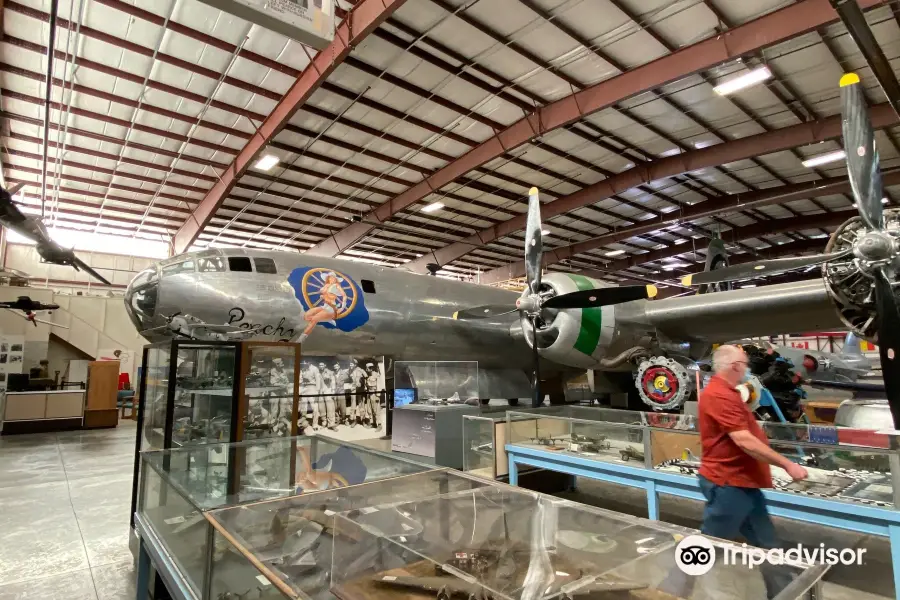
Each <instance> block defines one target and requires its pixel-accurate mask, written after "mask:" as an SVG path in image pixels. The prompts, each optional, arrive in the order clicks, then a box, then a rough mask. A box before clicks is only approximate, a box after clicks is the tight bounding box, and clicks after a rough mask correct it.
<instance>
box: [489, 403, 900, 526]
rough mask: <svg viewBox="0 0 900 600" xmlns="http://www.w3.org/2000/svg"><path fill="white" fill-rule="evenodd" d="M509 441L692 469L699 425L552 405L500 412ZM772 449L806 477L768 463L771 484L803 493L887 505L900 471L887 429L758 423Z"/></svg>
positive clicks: (687, 418) (679, 418)
mask: <svg viewBox="0 0 900 600" xmlns="http://www.w3.org/2000/svg"><path fill="white" fill-rule="evenodd" d="M507 422H508V431H509V432H510V438H509V443H511V444H513V445H515V446H521V447H524V448H535V449H540V450H545V451H552V452H559V453H565V454H569V455H575V456H579V457H583V458H589V459H591V460H597V461H603V462H605V463H611V464H627V465H629V466H638V467H644V468H647V469H654V470H657V471H666V472H673V473H681V474H685V475H692V476H693V475H696V474H697V471H698V469H699V467H700V458H701V448H700V432H699V428H698V424H697V420H696V419H695V418H694V417H693V416H691V415H666V414H659V413H641V412H634V411H623V410H615V409H603V408H588V409H585V408H579V407H551V408H549V409H546V410H544V411H542V412H541V413H539V414H535V413H531V412H523V411H510V412H509V413H507ZM762 426H763V430H764V431H765V432H766V435H767V436H768V437H769V443H770V445H771V446H772V448H773V449H775V450H776V451H778V452H780V453H781V454H784V455H785V456H787V457H788V458H790V459H792V460H794V461H795V462H797V463H800V464H802V465H804V466H805V467H806V468H807V470H808V472H809V478H808V479H806V480H805V481H802V482H794V481H792V479H791V478H790V477H789V476H788V475H787V473H786V472H785V471H784V470H783V469H780V468H778V467H772V478H773V482H774V485H775V488H776V489H778V490H781V491H785V492H793V493H797V494H801V495H805V496H816V497H820V498H827V499H829V500H837V501H843V502H849V503H853V504H857V505H873V506H882V507H890V508H894V506H895V490H900V485H898V478H900V472H898V469H897V468H895V467H892V462H893V463H897V464H900V461H892V460H891V458H892V457H898V452H897V450H892V449H891V443H890V439H889V436H887V435H885V434H881V433H878V432H876V431H873V430H863V429H856V428H849V427H834V426H825V425H801V424H792V423H776V422H773V421H766V422H763V423H762Z"/></svg>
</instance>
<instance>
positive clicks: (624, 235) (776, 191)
mask: <svg viewBox="0 0 900 600" xmlns="http://www.w3.org/2000/svg"><path fill="white" fill-rule="evenodd" d="M885 106H887V105H885ZM888 108H890V107H889V106H888ZM838 126H840V125H838ZM882 177H883V182H884V185H885V186H890V185H898V184H900V169H894V170H891V171H886V172H885V173H883V175H882ZM850 192H851V190H850V183H849V182H848V180H847V178H846V177H830V178H828V179H820V180H818V181H813V182H809V183H796V184H791V185H786V186H780V187H777V188H772V189H768V190H762V191H759V192H751V193H749V194H735V195H733V196H726V197H725V198H722V199H721V200H722V201H721V202H710V201H707V202H701V203H698V204H695V205H693V206H690V207H688V208H686V209H685V210H684V211H682V212H681V213H674V212H673V213H669V214H667V215H665V216H664V217H662V218H658V219H651V220H650V222H649V223H646V224H645V223H643V222H642V223H641V225H638V226H636V227H626V228H625V229H620V230H619V231H611V232H609V233H606V234H603V235H601V236H599V237H596V238H592V239H590V240H585V241H583V242H578V243H577V244H572V245H570V246H562V247H559V248H554V249H553V250H550V251H549V252H544V259H543V264H544V266H548V265H552V264H556V263H558V262H560V261H562V260H565V259H567V258H571V257H573V256H575V255H577V254H580V253H582V252H588V251H590V250H595V249H597V248H602V247H603V246H606V245H608V244H613V243H615V242H618V241H621V240H625V239H628V238H630V237H632V236H634V235H640V234H641V233H642V232H644V231H645V229H646V230H650V231H654V230H657V229H659V228H660V227H665V226H667V225H675V224H677V223H680V222H682V221H685V222H686V221H692V220H695V219H701V218H703V217H708V216H711V215H713V214H720V213H723V212H728V211H737V210H744V209H747V208H756V207H760V206H767V205H770V204H779V203H781V202H791V201H794V200H802V199H805V198H809V197H811V196H830V195H834V194H849V193H850ZM828 214H840V213H828ZM797 219H801V220H803V219H805V220H807V221H809V222H810V223H811V222H812V220H813V217H810V216H805V215H803V216H800V217H797ZM775 222H776V221H762V222H760V223H757V224H756V225H754V227H756V226H758V227H760V228H762V229H763V230H764V229H765V228H766V227H770V226H772V224H773V223H775ZM801 225H802V222H801ZM799 229H816V227H815V226H813V225H810V226H802V227H799ZM726 233H727V232H726ZM723 237H724V236H723ZM523 253H524V250H523ZM410 264H412V263H410ZM613 264H615V263H613ZM524 274H525V262H524V261H518V262H515V263H512V264H509V265H505V266H503V267H499V268H497V269H494V270H492V271H488V272H487V273H485V274H484V275H483V276H482V278H481V281H482V283H486V284H487V283H495V282H497V281H506V280H507V279H513V278H515V277H521V276H523V275H524Z"/></svg>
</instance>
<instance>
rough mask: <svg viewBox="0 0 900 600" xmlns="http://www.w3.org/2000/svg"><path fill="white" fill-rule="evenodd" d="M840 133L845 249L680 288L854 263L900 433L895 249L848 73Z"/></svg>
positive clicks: (721, 272) (863, 113) (855, 80)
mask: <svg viewBox="0 0 900 600" xmlns="http://www.w3.org/2000/svg"><path fill="white" fill-rule="evenodd" d="M840 91H841V113H842V116H843V118H842V121H841V132H842V135H843V139H844V150H845V151H846V155H847V159H846V160H847V175H848V178H849V180H850V187H851V188H852V190H853V197H854V199H855V200H856V204H855V205H854V206H856V208H857V210H858V211H859V218H860V220H861V221H862V224H863V225H864V230H863V231H862V233H861V234H860V235H859V236H857V237H856V238H855V239H854V240H853V241H852V245H851V246H850V247H849V248H845V249H843V250H841V251H838V252H831V253H827V254H818V255H816V256H803V257H793V258H781V259H774V260H761V261H756V262H750V263H745V264H741V265H735V266H732V267H726V268H722V269H716V270H714V271H709V272H704V273H698V274H696V275H688V276H687V277H685V278H684V279H682V283H683V284H684V285H702V284H709V283H717V282H725V281H735V280H739V279H748V278H751V277H753V276H759V275H774V274H778V273H785V272H788V271H794V270H797V269H802V268H807V267H810V266H816V265H827V264H828V263H836V262H838V261H841V260H842V259H846V260H851V261H852V262H853V263H855V265H856V267H857V268H858V270H859V272H860V273H861V274H862V275H863V276H864V277H865V278H866V279H868V280H869V281H870V282H871V296H870V297H869V299H868V301H869V302H871V304H872V305H873V306H874V309H875V310H874V312H875V315H876V331H877V342H878V349H879V353H880V354H881V370H882V374H883V377H884V385H885V392H886V393H887V397H888V400H889V402H890V403H891V413H892V414H893V417H894V427H895V428H897V429H900V369H898V368H897V365H896V362H895V361H896V360H897V356H898V352H900V311H898V308H897V301H896V297H895V296H894V292H893V284H892V282H893V281H894V279H895V276H896V271H895V263H896V259H897V257H898V253H900V248H898V244H897V242H896V240H895V238H894V237H893V236H892V235H891V234H890V233H888V232H887V231H886V229H885V218H884V208H883V204H882V197H883V190H882V183H881V171H880V168H879V158H878V148H877V147H876V142H875V131H874V130H873V129H872V123H871V121H870V120H869V113H868V108H867V106H866V101H865V97H864V95H863V89H862V85H861V84H860V81H859V76H857V75H856V74H855V73H848V74H846V75H844V76H843V77H842V78H841V82H840Z"/></svg>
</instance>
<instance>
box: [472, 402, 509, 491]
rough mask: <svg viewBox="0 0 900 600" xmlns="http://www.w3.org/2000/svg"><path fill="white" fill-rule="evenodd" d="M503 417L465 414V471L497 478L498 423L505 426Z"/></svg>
mask: <svg viewBox="0 0 900 600" xmlns="http://www.w3.org/2000/svg"><path fill="white" fill-rule="evenodd" d="M505 416H506V415H503V418H499V419H497V418H491V417H486V416H478V415H464V416H463V471H465V472H467V473H471V474H472V475H477V476H479V477H488V478H490V479H496V478H497V472H496V462H495V460H494V448H496V447H497V445H496V444H497V442H496V430H495V427H496V426H497V424H498V423H499V424H501V425H502V426H504V427H505V425H506V420H505Z"/></svg>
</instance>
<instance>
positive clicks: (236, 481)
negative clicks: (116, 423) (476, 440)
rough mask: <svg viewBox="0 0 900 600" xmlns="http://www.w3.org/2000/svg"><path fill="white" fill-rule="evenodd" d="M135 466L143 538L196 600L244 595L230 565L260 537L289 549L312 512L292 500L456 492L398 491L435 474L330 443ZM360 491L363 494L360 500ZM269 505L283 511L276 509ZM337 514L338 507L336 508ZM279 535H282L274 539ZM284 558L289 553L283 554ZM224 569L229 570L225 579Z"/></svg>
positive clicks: (171, 454) (155, 454)
mask: <svg viewBox="0 0 900 600" xmlns="http://www.w3.org/2000/svg"><path fill="white" fill-rule="evenodd" d="M211 455H215V456H217V457H219V458H218V461H217V462H213V461H212V460H210V456H211ZM141 461H142V468H141V481H140V497H139V502H138V511H137V513H138V516H139V518H140V519H141V521H142V524H143V526H144V527H145V528H146V530H147V531H148V532H149V534H150V535H152V536H153V537H155V538H156V539H157V540H158V543H159V544H160V545H161V546H162V547H163V548H164V549H165V551H166V553H167V554H168V555H169V556H171V557H172V559H173V562H174V565H175V566H176V568H177V569H178V571H179V573H180V575H181V577H182V578H183V579H184V580H185V581H186V582H187V583H188V585H189V587H190V589H191V590H192V591H193V592H194V594H195V596H196V597H198V598H218V597H221V596H220V595H219V594H221V593H223V592H226V591H227V592H229V593H234V594H239V593H243V592H245V591H246V589H245V588H243V587H242V586H244V584H245V583H247V584H249V583H251V580H250V579H248V580H247V581H242V582H240V583H239V582H238V581H235V580H233V579H232V575H233V573H231V571H232V570H233V569H232V566H233V565H231V563H232V562H233V561H232V559H233V558H235V557H240V556H243V555H244V554H242V553H243V552H245V551H248V550H247V548H248V547H249V548H252V547H253V544H254V543H257V542H258V540H259V536H265V535H266V534H271V535H272V536H274V539H277V538H278V536H279V535H284V536H285V539H287V538H288V537H291V536H293V535H298V536H299V535H300V533H299V532H298V531H296V530H294V531H290V533H289V534H288V533H286V532H287V529H289V528H290V527H291V526H292V524H296V522H297V521H298V519H301V518H302V515H303V514H306V513H307V511H309V510H312V508H311V507H312V506H313V504H314V503H312V501H306V500H303V501H300V502H290V501H289V500H290V499H292V498H293V499H297V498H298V497H301V496H302V497H303V498H306V497H310V498H313V497H317V498H326V497H328V496H323V495H322V494H323V493H325V492H324V491H328V493H330V494H333V495H334V496H335V497H340V498H342V500H341V502H345V503H349V504H348V505H349V506H352V505H354V503H357V504H360V503H362V502H363V501H364V500H365V499H366V498H369V497H377V498H381V499H382V501H384V502H387V501H390V500H393V499H395V498H398V497H400V496H392V495H390V493H391V490H392V489H394V490H397V491H398V492H399V493H403V494H405V497H416V496H415V494H416V493H427V494H438V493H443V492H446V491H447V490H448V489H458V488H450V487H442V486H441V485H439V484H435V485H433V486H432V487H428V486H426V485H425V483H424V482H425V480H424V479H423V480H417V481H418V483H417V484H416V485H410V484H403V485H401V483H400V482H401V481H402V478H403V477H409V476H413V475H415V474H418V473H425V472H432V471H433V469H431V467H428V466H425V465H420V464H417V463H414V462H411V461H406V460H402V459H398V458H395V457H391V456H390V455H388V454H385V453H381V452H377V451H374V450H370V449H367V448H363V447H361V446H356V445H354V444H348V443H343V442H338V441H337V440H328V439H326V438H307V437H296V438H286V439H272V438H270V439H266V440H254V441H247V442H239V443H233V444H226V443H223V444H209V445H205V446H188V447H183V448H175V449H171V450H159V451H151V452H146V453H144V454H143V455H142V456H141ZM376 481H384V482H385V487H384V488H371V487H368V486H369V485H370V484H372V482H376ZM364 484H365V485H364ZM472 485H475V484H472ZM360 486H363V487H364V489H365V490H369V491H366V492H356V491H355V490H357V489H358V488H360ZM417 486H418V487H417ZM374 489H381V492H379V493H380V494H381V495H377V494H374V493H373V492H372V491H371V490H374ZM338 490H340V491H341V493H338ZM416 490H419V491H418V492H417V491H416ZM275 499H282V500H285V503H283V504H279V503H278V502H275V501H273V500H275ZM253 502H258V503H260V504H259V505H258V507H257V508H253V509H251V508H249V507H250V506H255V505H253V504H252V503H253ZM336 502H337V501H336ZM326 505H328V502H326V501H320V502H319V505H318V506H325V508H321V510H322V511H326V508H327V506H326ZM229 506H238V507H239V508H240V510H238V511H235V512H234V513H223V515H222V516H221V517H220V518H216V517H213V516H211V512H210V511H213V510H214V509H221V508H224V507H229ZM335 506H336V507H339V506H340V503H339V502H338V503H336V504H335ZM292 507H294V508H296V515H297V516H296V518H294V517H293V516H291V515H292V510H293V509H292ZM328 510H331V509H328ZM326 512H327V511H326ZM323 514H326V513H323ZM327 514H333V513H327ZM235 515H241V516H235ZM243 515H246V516H243ZM251 515H256V517H252V516H251ZM263 515H268V516H269V519H270V520H269V522H268V525H269V527H268V528H263V529H259V530H256V531H255V535H256V537H254V534H253V532H251V529H253V530H255V529H256V525H257V524H258V522H259V521H258V519H264V518H265V517H264V516H263ZM282 517H284V519H283V520H282ZM323 518H324V517H323ZM255 519H256V520H255ZM245 526H246V527H249V529H247V528H246V527H245ZM282 526H283V527H284V528H286V529H285V530H282V529H280V528H281V527H282ZM214 527H215V528H216V529H215V531H214V529H213V528H214ZM222 532H224V533H222ZM214 534H215V535H214ZM235 536H237V537H235ZM238 538H240V539H243V540H244V542H245V543H246V544H248V546H243V545H241V546H238V547H233V546H231V547H229V544H230V540H232V539H238ZM290 541H291V542H293V540H292V539H291V540H290ZM259 544H262V542H259ZM260 547H262V546H260ZM290 548H293V546H290V545H288V549H290ZM286 552H287V550H286ZM329 558H330V555H329ZM214 564H217V565H219V569H218V573H217V575H216V576H217V578H218V579H216V581H217V582H218V583H217V584H216V589H217V590H219V591H217V592H216V594H214V595H210V589H211V587H212V581H213V579H212V577H213V568H212V565H214ZM225 565H229V567H228V568H227V569H225ZM258 574H259V573H257V575H258ZM251 579H252V578H251ZM253 581H255V580H253ZM232 584H233V587H231V586H232ZM255 585H259V583H258V582H255V583H254V584H253V585H248V586H247V587H248V588H249V589H254V586H255ZM269 585H271V584H270V583H267V584H266V586H269ZM226 588H227V589H226ZM234 597H237V596H234Z"/></svg>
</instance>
